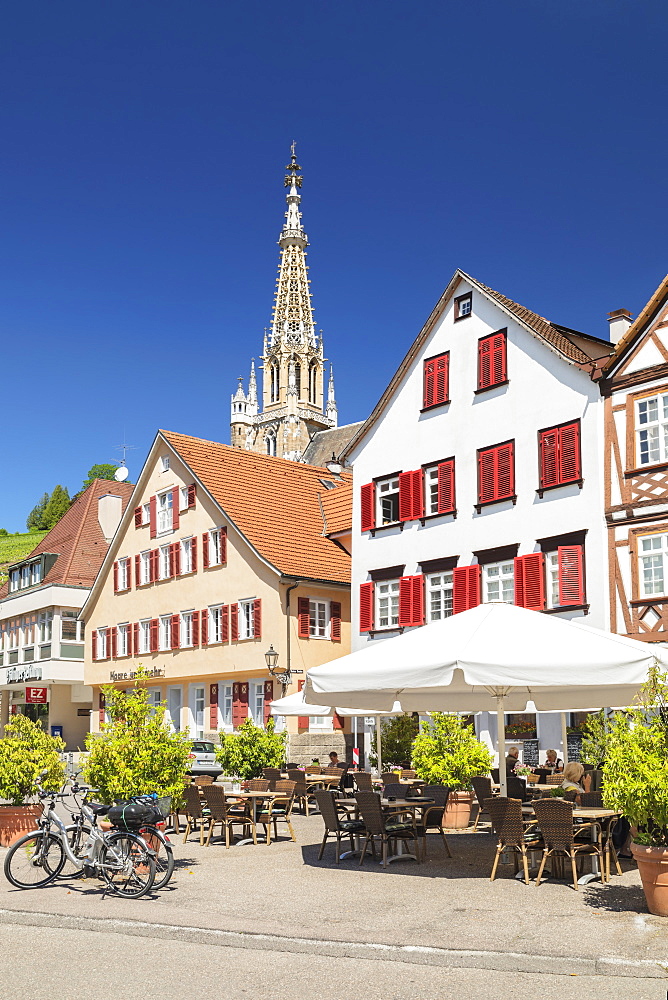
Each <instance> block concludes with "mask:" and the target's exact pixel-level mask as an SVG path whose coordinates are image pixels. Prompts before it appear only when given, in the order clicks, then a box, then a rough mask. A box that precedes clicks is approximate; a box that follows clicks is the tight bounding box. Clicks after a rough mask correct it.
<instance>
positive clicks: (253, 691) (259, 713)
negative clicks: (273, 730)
mask: <svg viewBox="0 0 668 1000" xmlns="http://www.w3.org/2000/svg"><path fill="white" fill-rule="evenodd" d="M249 708H250V712H251V715H252V716H253V722H254V723H255V725H256V726H264V681H251V682H250V703H249Z"/></svg>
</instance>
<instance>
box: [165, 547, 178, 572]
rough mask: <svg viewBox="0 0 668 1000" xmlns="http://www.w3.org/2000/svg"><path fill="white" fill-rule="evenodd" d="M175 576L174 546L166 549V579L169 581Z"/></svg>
mask: <svg viewBox="0 0 668 1000" xmlns="http://www.w3.org/2000/svg"><path fill="white" fill-rule="evenodd" d="M174 576H176V559H175V558H174V545H173V544H171V545H170V546H169V548H168V549H167V579H168V580H171V579H172V578H173V577H174Z"/></svg>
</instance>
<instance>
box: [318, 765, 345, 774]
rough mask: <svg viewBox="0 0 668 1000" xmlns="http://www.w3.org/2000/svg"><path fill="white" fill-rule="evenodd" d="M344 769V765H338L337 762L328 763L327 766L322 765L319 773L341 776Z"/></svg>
mask: <svg viewBox="0 0 668 1000" xmlns="http://www.w3.org/2000/svg"><path fill="white" fill-rule="evenodd" d="M344 771H345V767H339V766H338V765H337V764H328V765H327V767H323V769H322V771H321V774H338V775H339V776H341V775H342V774H343V772H344Z"/></svg>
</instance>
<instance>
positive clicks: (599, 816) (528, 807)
mask: <svg viewBox="0 0 668 1000" xmlns="http://www.w3.org/2000/svg"><path fill="white" fill-rule="evenodd" d="M546 787H548V788H554V787H555V786H554V785H548V786H546ZM557 787H558V786H557ZM533 811H534V810H533V805H532V804H531V802H525V803H524V804H523V805H522V813H523V815H525V816H531V815H532V814H533ZM620 815H621V813H620V812H619V810H617V809H606V808H605V807H604V806H574V807H573V820H574V821H575V820H578V819H581V820H585V821H590V822H594V823H595V822H596V820H606V819H612V818H613V817H615V816H620ZM600 829H601V835H602V834H603V830H602V828H600ZM597 839H598V834H597V832H596V827H595V826H592V828H591V841H592V843H593V844H595V843H596V841H597ZM590 856H591V871H590V872H587V873H586V874H585V875H581V876H580V878H579V879H578V884H579V885H587V883H588V882H593V881H594V880H595V879H598V878H600V877H601V872H600V869H599V866H598V858H597V856H596V855H595V854H592V855H590ZM515 877H516V878H517V877H519V878H520V879H523V878H524V875H523V874H522V872H518V873H517V875H516V876H515Z"/></svg>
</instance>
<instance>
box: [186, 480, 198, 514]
mask: <svg viewBox="0 0 668 1000" xmlns="http://www.w3.org/2000/svg"><path fill="white" fill-rule="evenodd" d="M196 496H197V488H196V486H195V484H194V483H191V484H190V486H189V487H188V510H192V508H193V507H194V506H195V498H196Z"/></svg>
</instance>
